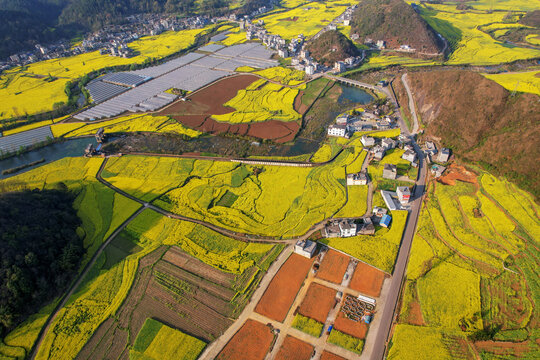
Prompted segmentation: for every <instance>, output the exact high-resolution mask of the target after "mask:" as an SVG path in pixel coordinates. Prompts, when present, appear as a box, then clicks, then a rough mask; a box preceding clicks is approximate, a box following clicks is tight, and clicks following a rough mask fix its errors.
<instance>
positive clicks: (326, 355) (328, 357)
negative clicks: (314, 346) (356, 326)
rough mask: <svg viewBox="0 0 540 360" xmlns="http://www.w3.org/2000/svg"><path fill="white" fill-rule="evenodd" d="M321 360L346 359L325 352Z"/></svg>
mask: <svg viewBox="0 0 540 360" xmlns="http://www.w3.org/2000/svg"><path fill="white" fill-rule="evenodd" d="M321 360H345V358H343V357H341V356H338V355H336V354H332V353H331V352H328V351H323V353H322V355H321Z"/></svg>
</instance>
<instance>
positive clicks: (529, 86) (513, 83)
mask: <svg viewBox="0 0 540 360" xmlns="http://www.w3.org/2000/svg"><path fill="white" fill-rule="evenodd" d="M483 75H484V77H486V78H488V79H490V80H493V81H495V82H496V83H498V84H499V85H501V86H503V87H504V88H505V89H507V90H509V91H514V90H515V91H520V92H526V93H531V94H536V95H540V70H534V71H526V72H520V73H500V74H483Z"/></svg>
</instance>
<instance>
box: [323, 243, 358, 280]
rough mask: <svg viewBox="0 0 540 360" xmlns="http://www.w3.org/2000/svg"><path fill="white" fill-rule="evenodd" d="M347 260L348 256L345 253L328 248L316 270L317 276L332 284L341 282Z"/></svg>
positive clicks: (347, 264)
mask: <svg viewBox="0 0 540 360" xmlns="http://www.w3.org/2000/svg"><path fill="white" fill-rule="evenodd" d="M349 260H350V258H349V257H348V256H347V255H344V254H342V253H340V252H337V251H335V250H332V249H330V250H328V252H327V253H326V255H324V258H323V261H322V263H321V267H320V268H319V271H318V272H317V277H318V278H319V279H323V280H326V281H330V282H333V283H334V284H341V281H342V280H343V275H345V271H347V267H348V266H349Z"/></svg>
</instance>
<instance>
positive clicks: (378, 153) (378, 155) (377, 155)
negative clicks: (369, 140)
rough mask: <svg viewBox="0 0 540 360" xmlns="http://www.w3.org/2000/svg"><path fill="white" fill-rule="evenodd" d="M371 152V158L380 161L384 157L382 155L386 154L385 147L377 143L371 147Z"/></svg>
mask: <svg viewBox="0 0 540 360" xmlns="http://www.w3.org/2000/svg"><path fill="white" fill-rule="evenodd" d="M371 152H372V153H373V158H374V159H375V160H377V161H381V160H382V159H383V158H384V155H385V154H386V149H385V148H383V147H382V146H381V145H377V146H374V147H373V148H371Z"/></svg>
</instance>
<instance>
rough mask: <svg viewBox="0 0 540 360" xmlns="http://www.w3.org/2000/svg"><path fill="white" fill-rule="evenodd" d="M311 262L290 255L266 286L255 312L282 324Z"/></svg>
mask: <svg viewBox="0 0 540 360" xmlns="http://www.w3.org/2000/svg"><path fill="white" fill-rule="evenodd" d="M311 264H312V260H311V259H308V258H305V257H303V256H300V255H298V254H292V255H291V256H290V257H289V258H288V259H287V261H285V263H284V264H283V265H282V266H281V269H279V271H278V272H277V274H276V276H274V278H273V279H272V281H271V282H270V285H268V288H267V289H266V291H265V292H264V295H263V296H262V298H261V300H260V301H259V303H258V304H257V306H256V307H255V311H256V312H258V313H259V314H261V315H264V316H266V317H268V318H270V319H273V320H276V321H279V322H283V321H284V320H285V317H286V316H287V313H288V312H289V309H290V307H291V305H292V303H293V302H294V298H295V297H296V294H297V293H298V291H299V290H300V287H301V286H302V283H303V282H304V279H305V278H306V276H307V274H308V272H309V270H310V269H311Z"/></svg>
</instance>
